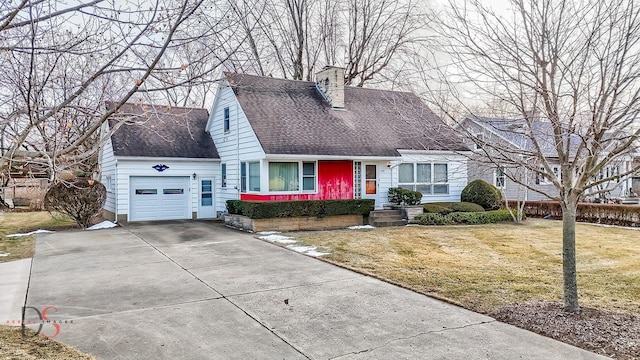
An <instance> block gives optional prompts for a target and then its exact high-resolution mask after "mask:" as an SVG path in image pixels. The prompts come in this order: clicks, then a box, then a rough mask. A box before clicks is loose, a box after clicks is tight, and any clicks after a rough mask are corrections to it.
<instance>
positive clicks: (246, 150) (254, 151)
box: [207, 87, 265, 211]
mask: <svg viewBox="0 0 640 360" xmlns="http://www.w3.org/2000/svg"><path fill="white" fill-rule="evenodd" d="M226 107H228V108H229V118H230V124H229V131H228V132H226V133H225V132H224V109H225V108H226ZM207 130H208V131H209V133H210V134H211V137H212V138H213V142H214V143H215V145H216V148H217V150H218V154H219V155H220V161H221V162H222V163H226V164H227V187H226V188H222V179H221V178H220V177H217V178H216V207H218V208H219V209H220V210H223V211H224V210H225V208H226V201H227V200H233V199H239V197H240V162H242V161H249V160H251V161H255V160H261V159H264V158H265V153H264V151H263V149H262V146H261V145H260V142H259V141H258V137H257V136H256V134H255V132H254V131H253V129H252V128H251V125H250V124H249V121H248V120H247V117H246V115H245V114H244V111H242V108H241V107H240V104H239V103H238V101H237V99H236V97H235V94H234V93H233V90H232V89H231V88H229V87H222V88H220V89H219V90H218V92H217V94H216V100H215V102H214V104H213V108H212V109H211V112H210V115H209V128H208V129H207ZM218 167H219V166H218ZM218 172H220V169H218Z"/></svg>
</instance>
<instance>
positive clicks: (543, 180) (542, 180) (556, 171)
mask: <svg viewBox="0 0 640 360" xmlns="http://www.w3.org/2000/svg"><path fill="white" fill-rule="evenodd" d="M551 171H553V175H555V177H556V179H558V180H560V177H561V174H560V167H559V166H552V167H551ZM545 173H546V170H545V169H544V166H541V167H540V172H538V173H537V174H536V185H549V184H551V180H550V179H548V178H547V177H546V176H544V175H543V174H545ZM600 175H602V170H601V172H600Z"/></svg>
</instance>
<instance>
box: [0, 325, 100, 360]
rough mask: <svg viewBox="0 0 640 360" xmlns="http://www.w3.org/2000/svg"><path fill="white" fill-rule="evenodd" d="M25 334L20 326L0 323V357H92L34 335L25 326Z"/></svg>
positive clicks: (49, 359)
mask: <svg viewBox="0 0 640 360" xmlns="http://www.w3.org/2000/svg"><path fill="white" fill-rule="evenodd" d="M25 335H26V336H22V331H21V328H20V327H14V326H4V325H0V359H16V360H17V359H20V360H36V359H47V360H63V359H64V360H66V359H69V360H79V359H93V357H91V356H89V355H86V354H83V353H81V352H79V351H78V350H76V349H74V348H72V347H69V346H67V345H64V344H60V343H57V342H55V341H53V340H49V339H47V338H45V337H43V336H39V335H36V334H35V332H34V331H33V330H31V329H28V328H27V329H26V334H25Z"/></svg>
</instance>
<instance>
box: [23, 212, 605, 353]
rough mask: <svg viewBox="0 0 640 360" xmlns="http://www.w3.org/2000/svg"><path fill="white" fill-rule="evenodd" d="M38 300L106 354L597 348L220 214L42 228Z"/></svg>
mask: <svg viewBox="0 0 640 360" xmlns="http://www.w3.org/2000/svg"><path fill="white" fill-rule="evenodd" d="M28 305H29V306H31V307H33V308H36V309H41V310H42V309H45V308H47V306H55V308H49V311H48V312H47V315H48V317H49V318H50V319H53V320H60V321H62V322H61V323H58V324H57V325H58V327H57V328H56V327H55V324H46V325H45V326H44V328H43V329H42V332H43V333H45V334H48V335H53V334H55V332H56V330H59V335H58V336H57V337H56V338H55V339H56V340H58V341H62V342H64V343H67V344H70V345H72V346H75V347H77V348H78V349H79V350H81V351H84V352H87V353H90V354H93V355H95V356H96V357H97V358H100V359H134V358H148V359H162V358H164V359H255V358H264V359H309V358H313V359H335V358H341V359H372V358H373V359H375V358H380V359H389V358H393V359H402V358H415V359H598V358H602V357H599V356H597V355H595V354H593V353H590V352H587V351H583V350H581V349H577V348H575V347H572V346H569V345H566V344H563V343H560V342H557V341H555V340H552V339H548V338H545V337H542V336H539V335H536V334H533V333H531V332H528V331H525V330H521V329H518V328H515V327H513V326H510V325H506V324H503V323H500V322H497V321H495V320H494V319H492V318H490V317H487V316H484V315H480V314H477V313H473V312H471V311H467V310H464V309H461V308H459V307H456V306H453V305H450V304H447V303H443V302H440V301H438V300H434V299H432V298H429V297H426V296H423V295H420V294H417V293H414V292H412V291H409V290H405V289H402V288H399V287H397V286H393V285H390V284H387V283H385V282H382V281H379V280H376V279H373V278H370V277H367V276H363V275H360V274H357V273H354V272H351V271H348V270H345V269H342V268H339V267H336V266H333V265H330V264H328V263H325V262H322V261H319V260H317V259H313V258H310V257H307V256H304V255H301V254H298V253H294V252H292V251H289V250H286V249H283V248H280V247H277V246H275V245H273V244H269V243H266V242H263V241H261V240H257V239H255V238H253V237H252V236H251V235H248V234H245V233H240V232H237V231H234V230H230V229H227V228H224V227H223V226H221V225H219V224H215V223H208V222H194V221H179V222H168V223H163V224H159V223H155V224H152V223H148V224H136V225H130V226H129V227H128V228H115V229H108V230H98V231H91V232H83V231H71V232H57V233H53V234H47V235H40V236H38V240H37V245H36V254H35V258H34V260H33V269H32V275H31V286H30V289H29V295H28Z"/></svg>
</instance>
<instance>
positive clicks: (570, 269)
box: [562, 201, 580, 311]
mask: <svg viewBox="0 0 640 360" xmlns="http://www.w3.org/2000/svg"><path fill="white" fill-rule="evenodd" d="M577 208H578V202H577V201H568V203H565V202H564V201H563V202H562V276H563V280H564V306H565V308H567V309H568V310H571V311H578V310H580V305H578V282H577V276H576V212H577Z"/></svg>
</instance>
